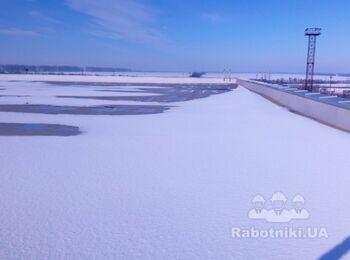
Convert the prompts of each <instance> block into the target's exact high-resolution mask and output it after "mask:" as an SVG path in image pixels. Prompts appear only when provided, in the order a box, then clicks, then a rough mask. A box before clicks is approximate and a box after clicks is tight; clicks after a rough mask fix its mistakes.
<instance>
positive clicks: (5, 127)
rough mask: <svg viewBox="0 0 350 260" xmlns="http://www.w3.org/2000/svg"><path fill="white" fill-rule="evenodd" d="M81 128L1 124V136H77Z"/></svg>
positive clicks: (55, 125) (52, 125) (56, 125)
mask: <svg viewBox="0 0 350 260" xmlns="http://www.w3.org/2000/svg"><path fill="white" fill-rule="evenodd" d="M81 133H82V132H81V131H80V130H79V127H76V126H69V125H58V124H22V123H0V136H75V135H79V134H81Z"/></svg>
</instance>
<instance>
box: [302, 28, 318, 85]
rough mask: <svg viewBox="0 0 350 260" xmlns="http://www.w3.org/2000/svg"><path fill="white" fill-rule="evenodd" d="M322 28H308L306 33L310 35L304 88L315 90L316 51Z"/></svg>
mask: <svg viewBox="0 0 350 260" xmlns="http://www.w3.org/2000/svg"><path fill="white" fill-rule="evenodd" d="M321 30H322V29H321V28H307V29H306V30H305V35H306V36H308V37H309V43H308V49H307V62H306V76H305V85H304V89H305V90H308V91H313V85H314V67H315V51H316V37H317V36H319V35H321Z"/></svg>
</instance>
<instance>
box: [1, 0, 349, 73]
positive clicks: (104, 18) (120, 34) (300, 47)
mask: <svg viewBox="0 0 350 260" xmlns="http://www.w3.org/2000/svg"><path fill="white" fill-rule="evenodd" d="M0 4H1V9H0V63H1V64H4V63H21V64H37V65H39V64H49V65H57V64H60V65H63V64H64V65H80V66H84V65H86V66H113V67H127V68H131V69H136V70H162V71H194V70H200V71H222V70H223V69H231V70H232V71H237V72H255V71H259V72H303V71H304V68H305V64H304V63H305V61H306V37H305V36H304V35H303V32H304V29H305V28H306V27H315V26H317V27H321V28H323V35H322V36H320V37H319V39H318V46H317V66H316V70H317V71H318V72H350V67H349V66H348V65H349V63H350V48H349V47H348V46H349V43H350V26H349V17H350V16H349V15H350V1H348V0H335V1H330V0H317V1H316V0H315V1H313V0H310V1H305V0H241V1H238V0H220V1H214V0H187V1H186V0H50V1H48V0H0Z"/></svg>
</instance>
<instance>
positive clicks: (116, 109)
mask: <svg viewBox="0 0 350 260" xmlns="http://www.w3.org/2000/svg"><path fill="white" fill-rule="evenodd" d="M168 109H170V106H151V105H142V106H138V105H106V106H82V107H79V106H52V105H30V104H26V105H21V104H18V105H17V104H14V105H0V112H19V113H39V114H50V115H57V114H65V115H145V114H157V113H163V112H164V111H166V110H168Z"/></svg>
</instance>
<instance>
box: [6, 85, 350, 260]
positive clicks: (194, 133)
mask: <svg viewBox="0 0 350 260" xmlns="http://www.w3.org/2000/svg"><path fill="white" fill-rule="evenodd" d="M79 80H81V79H79ZM181 82H182V81H181ZM0 83H1V84H0V85H1V86H4V87H5V88H6V86H7V85H8V84H9V83H7V82H5V81H3V82H0ZM28 84H29V83H28ZM32 87H33V88H35V87H36V85H35V84H33V85H32ZM62 88H64V87H62ZM26 89H27V91H28V92H29V93H30V89H31V87H30V86H28V85H26ZM53 89H54V92H55V91H57V89H56V87H55V88H53ZM33 91H34V90H33ZM74 91H75V92H80V94H81V95H86V94H87V93H86V91H90V90H89V89H84V88H79V89H76V88H75V89H74ZM2 92H4V91H1V93H2ZM55 93H56V92H55ZM111 94H113V93H111ZM67 95H69V94H67ZM118 95H119V94H118ZM0 102H1V104H3V103H4V101H2V99H0ZM48 102H51V100H48ZM77 102H78V101H77ZM79 102H81V103H80V104H83V103H85V102H86V100H79ZM98 102H100V101H98ZM102 102H103V101H101V103H102ZM177 105H179V106H178V107H175V108H172V109H171V110H169V111H167V112H166V113H164V114H155V115H139V116H78V115H41V114H21V113H0V118H1V120H0V121H1V122H32V123H56V124H57V123H59V124H71V125H75V126H79V127H81V129H82V130H83V131H85V133H84V134H83V135H80V136H75V137H0V162H1V167H0V210H1V217H0V248H1V249H0V259H151V260H155V259H191V260H194V259H201V260H202V259H315V258H317V257H319V256H320V255H322V254H323V253H325V252H326V251H328V250H329V249H330V248H332V247H334V246H335V245H336V244H338V243H340V242H341V241H342V240H343V239H344V238H346V237H347V236H349V234H350V226H349V219H350V211H349V208H348V198H349V183H350V174H349V168H350V160H349V150H348V147H350V138H349V134H347V133H345V132H342V131H339V130H336V129H333V128H330V127H328V126H325V125H322V124H320V123H318V122H315V121H312V120H310V119H308V118H304V117H302V116H299V115H296V114H293V113H291V112H289V111H287V110H285V109H283V108H281V107H278V106H277V105H275V104H273V103H270V102H268V101H267V100H265V99H264V98H262V97H260V96H258V95H256V94H253V93H251V92H249V91H247V90H245V89H243V88H241V87H240V88H238V89H236V90H233V91H232V92H229V93H226V94H221V95H215V96H211V97H209V98H205V99H198V100H193V101H190V102H181V103H177ZM276 191H281V192H283V193H284V194H285V195H286V196H287V198H288V199H290V200H291V199H292V198H293V196H295V195H297V194H300V195H302V196H303V197H304V198H305V201H306V208H307V210H308V211H309V213H310V218H309V219H308V220H295V222H291V223H287V224H286V223H285V224H282V223H277V224H274V225H273V224H271V223H265V222H263V221H258V220H251V219H249V218H248V212H249V210H250V209H251V207H252V205H251V201H252V199H253V198H254V196H255V195H257V194H261V195H263V196H264V198H265V199H266V200H268V199H269V198H270V197H271V196H272V194H273V193H274V192H276ZM269 196H270V197H269ZM250 226H254V227H256V228H270V227H275V228H283V227H288V226H293V227H306V226H311V227H325V228H326V229H327V231H328V233H329V238H327V239H325V238H323V239H233V238H232V237H231V229H232V228H233V227H243V228H244V227H245V228H247V227H250Z"/></svg>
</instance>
